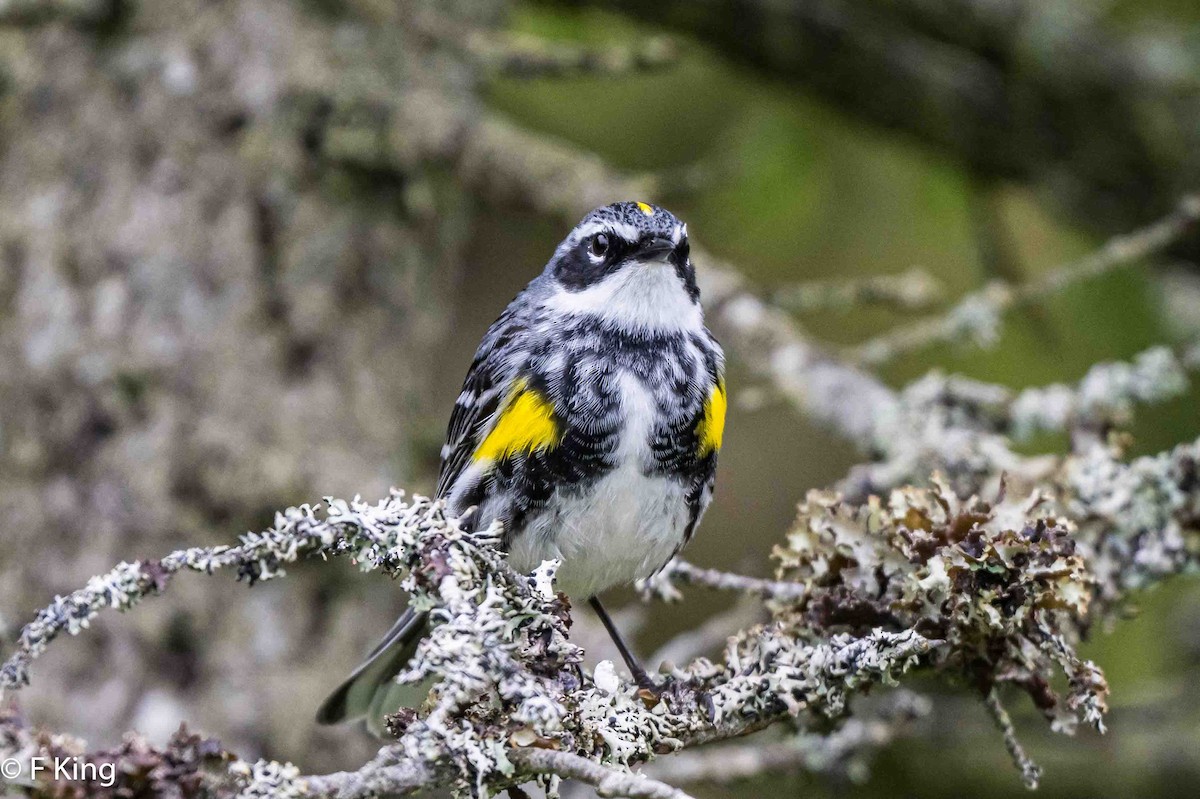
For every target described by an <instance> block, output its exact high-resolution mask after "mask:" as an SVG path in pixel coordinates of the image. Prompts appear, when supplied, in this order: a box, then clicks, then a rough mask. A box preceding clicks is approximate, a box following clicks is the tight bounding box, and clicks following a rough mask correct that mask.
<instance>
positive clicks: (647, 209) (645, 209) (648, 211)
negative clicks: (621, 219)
mask: <svg viewBox="0 0 1200 799" xmlns="http://www.w3.org/2000/svg"><path fill="white" fill-rule="evenodd" d="M636 205H637V207H638V210H639V211H641V212H642V213H643V214H645V215H646V216H654V208H652V207H651V206H650V204H649V203H636Z"/></svg>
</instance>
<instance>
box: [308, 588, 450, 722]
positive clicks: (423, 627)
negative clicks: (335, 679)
mask: <svg viewBox="0 0 1200 799" xmlns="http://www.w3.org/2000/svg"><path fill="white" fill-rule="evenodd" d="M428 630H429V624H428V614H427V613H417V612H415V611H413V610H411V609H410V610H407V611H405V612H404V615H402V616H401V617H400V618H399V620H398V621H397V622H396V623H395V624H394V625H392V629H390V630H388V633H387V635H386V636H384V638H383V640H382V641H380V642H379V645H378V646H376V647H375V649H374V650H372V652H371V654H370V655H368V656H367V659H366V660H365V661H364V662H363V663H362V665H360V666H359V667H358V668H357V669H355V670H354V673H353V674H351V675H350V676H349V677H347V678H346V681H345V682H343V683H342V684H341V685H340V686H338V689H337V690H336V691H334V692H333V693H332V694H330V695H329V698H328V699H326V700H325V701H324V702H323V703H322V704H321V707H320V709H319V710H318V711H317V722H318V723H319V724H338V723H340V722H343V721H354V720H356V719H359V718H363V717H364V716H365V717H366V720H367V728H368V729H369V730H370V731H371V732H373V733H375V734H376V735H379V734H381V733H382V731H383V717H384V716H385V715H387V714H388V713H395V712H396V711H397V710H398V709H399V708H401V707H404V706H413V705H417V704H419V703H420V702H421V701H422V700H423V699H424V698H425V694H426V693H427V692H428V686H420V685H400V684H398V683H396V682H394V681H393V680H392V678H393V677H395V676H396V675H397V674H399V673H400V671H401V670H402V669H403V668H404V667H405V666H406V665H407V664H408V661H409V660H410V659H411V658H412V656H413V653H415V652H416V651H417V644H419V643H420V642H421V639H422V638H424V637H425V634H426V632H428Z"/></svg>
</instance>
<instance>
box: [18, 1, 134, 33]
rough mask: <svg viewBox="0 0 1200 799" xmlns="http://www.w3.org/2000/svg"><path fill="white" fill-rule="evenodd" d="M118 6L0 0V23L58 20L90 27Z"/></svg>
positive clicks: (106, 18) (114, 12)
mask: <svg viewBox="0 0 1200 799" xmlns="http://www.w3.org/2000/svg"><path fill="white" fill-rule="evenodd" d="M119 5H120V0H0V26H4V25H18V26H20V25H40V24H44V23H47V22H52V21H55V20H60V21H65V22H69V23H72V24H75V25H81V26H84V27H93V26H96V25H100V24H103V23H105V22H108V21H110V20H111V19H112V18H113V17H115V16H116V15H117V13H118V11H119V8H118V7H119Z"/></svg>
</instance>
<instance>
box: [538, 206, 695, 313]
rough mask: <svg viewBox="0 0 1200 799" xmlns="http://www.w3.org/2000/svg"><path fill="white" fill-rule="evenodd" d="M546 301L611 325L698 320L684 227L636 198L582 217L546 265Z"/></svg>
mask: <svg viewBox="0 0 1200 799" xmlns="http://www.w3.org/2000/svg"><path fill="white" fill-rule="evenodd" d="M545 274H546V276H547V278H549V280H550V282H551V284H552V291H551V294H550V296H549V297H548V298H547V300H546V305H547V306H550V307H554V308H555V309H557V310H561V311H566V312H570V313H577V314H589V315H595V316H599V317H601V318H602V319H603V320H605V321H608V322H610V323H612V324H614V325H617V326H624V327H630V328H638V329H652V330H659V329H672V328H676V329H680V328H690V327H693V326H695V325H700V324H702V315H701V313H700V302H699V298H700V290H699V289H698V288H697V287H696V272H695V269H694V268H693V267H692V262H691V258H690V255H689V245H688V235H687V225H685V224H683V223H682V222H680V221H679V220H678V219H677V218H676V217H675V215H674V214H672V213H671V212H670V211H667V210H666V209H664V208H659V207H658V206H655V205H650V204H648V203H644V202H621V203H614V204H613V205H606V206H604V207H602V208H597V209H596V210H594V211H592V212H591V213H589V214H588V215H587V216H585V217H584V218H583V219H582V220H581V221H580V223H579V224H578V225H576V226H575V229H574V230H572V231H571V233H570V235H568V236H567V237H566V239H564V240H563V242H562V244H560V245H559V246H558V249H557V250H555V252H554V257H553V258H551V259H550V263H549V264H547V265H546V272H545Z"/></svg>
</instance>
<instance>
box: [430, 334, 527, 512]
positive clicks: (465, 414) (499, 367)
mask: <svg viewBox="0 0 1200 799" xmlns="http://www.w3.org/2000/svg"><path fill="white" fill-rule="evenodd" d="M523 329H524V325H523V324H522V323H521V322H520V320H519V319H517V318H515V316H514V315H513V314H510V313H507V312H506V313H505V314H504V315H503V316H501V317H500V318H499V319H498V320H496V323H495V324H493V325H492V327H491V328H490V329H489V330H488V332H487V334H486V335H485V336H484V337H483V341H482V342H481V343H480V345H479V349H478V350H477V351H476V353H475V359H474V360H473V361H472V362H471V367H470V369H468V370H467V376H466V378H465V379H464V380H463V388H462V391H461V392H460V393H459V395H458V399H457V400H456V401H455V403H454V410H453V412H452V413H451V414H450V425H449V428H448V429H447V431H446V443H445V444H444V445H443V446H442V466H441V470H440V472H439V474H438V484H437V496H438V497H445V496H447V495H448V494H449V493H450V491H451V489H452V488H453V487H454V484H455V482H457V480H458V478H459V477H460V476H461V475H462V472H463V469H464V468H465V467H466V465H467V464H468V463H470V461H471V456H472V455H473V454H474V453H475V451H476V450H477V449H478V448H479V445H480V444H481V443H482V442H483V439H484V436H485V435H486V434H487V431H488V430H489V428H490V427H491V426H492V423H493V421H495V419H496V416H497V412H498V411H499V410H500V404H501V402H502V401H503V400H504V398H505V396H506V395H507V394H509V393H510V391H511V389H512V385H513V382H514V381H515V380H516V374H517V372H518V370H519V367H518V365H517V364H516V363H515V361H516V359H515V358H514V357H513V356H514V354H515V353H514V352H513V349H512V346H511V345H512V342H513V340H514V338H515V337H516V336H517V335H518V334H519V333H520V332H521V331H522V330H523ZM505 345H510V346H505Z"/></svg>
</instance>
